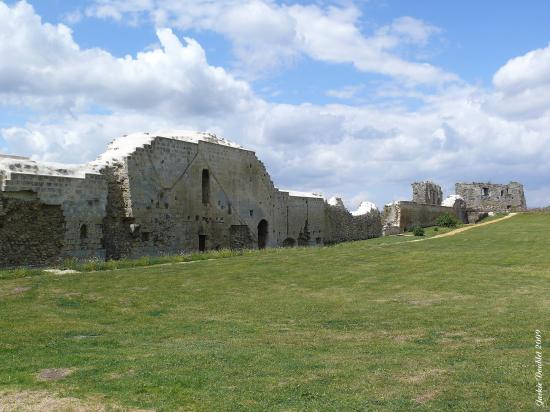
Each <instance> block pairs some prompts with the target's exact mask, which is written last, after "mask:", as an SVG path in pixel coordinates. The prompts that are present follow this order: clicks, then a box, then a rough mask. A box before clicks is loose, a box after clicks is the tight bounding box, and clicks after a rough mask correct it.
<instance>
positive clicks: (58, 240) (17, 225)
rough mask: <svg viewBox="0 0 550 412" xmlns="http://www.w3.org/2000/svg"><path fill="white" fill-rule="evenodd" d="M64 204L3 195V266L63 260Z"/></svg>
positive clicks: (0, 254)
mask: <svg viewBox="0 0 550 412" xmlns="http://www.w3.org/2000/svg"><path fill="white" fill-rule="evenodd" d="M64 225H65V221H64V217H63V211H62V209H61V206H59V205H58V206H55V205H45V204H43V203H41V202H40V201H39V200H38V199H34V200H33V199H26V200H22V199H12V198H6V197H4V196H2V195H0V239H1V241H0V266H8V267H9V266H20V265H43V264H48V263H55V262H58V261H59V260H61V256H62V250H63V245H64V242H63V238H64V230H63V228H64Z"/></svg>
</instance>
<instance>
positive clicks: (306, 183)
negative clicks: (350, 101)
mask: <svg viewBox="0 0 550 412" xmlns="http://www.w3.org/2000/svg"><path fill="white" fill-rule="evenodd" d="M135 4H137V3H135ZM217 4H218V3H217V2H210V7H212V8H216V7H218V5H217ZM228 4H229V3H228ZM266 4H267V5H268V6H269V7H274V8H276V9H277V10H278V8H277V7H278V6H275V5H274V4H272V3H266ZM105 5H107V4H105ZM228 7H229V6H228ZM285 10H286V9H285ZM312 10H313V11H311V10H309V9H308V12H311V13H316V11H315V10H314V9H312ZM319 10H321V9H319ZM203 12H204V10H203ZM205 13H206V14H207V15H208V16H210V15H212V13H210V12H208V10H207V11H206V12H205ZM323 13H324V14H325V15H327V16H328V15H330V16H331V21H332V22H334V21H340V22H342V26H341V30H340V31H338V32H337V33H335V38H336V39H338V38H339V36H340V38H341V39H344V38H346V39H357V42H358V43H357V44H362V42H363V40H362V36H361V35H360V33H358V32H357V31H355V29H353V27H354V23H353V22H354V21H355V20H354V19H356V16H354V15H353V13H351V12H350V11H348V13H350V14H345V13H344V11H343V10H342V9H334V10H332V11H331V10H329V9H327V10H322V11H321V18H322V16H323ZM334 13H336V14H334ZM338 13H344V14H341V15H338ZM137 18H143V16H141V15H138V16H137ZM205 18H206V17H205ZM295 21H296V20H295ZM346 22H347V23H346ZM302 23H303V22H302ZM400 24H403V22H401V23H400ZM407 24H409V26H407V25H405V27H406V28H403V27H401V28H400V29H398V31H400V33H401V32H407V34H406V35H407V36H409V37H410V38H411V39H412V40H411V41H413V40H414V41H415V42H422V41H423V38H425V35H423V34H422V30H421V29H419V28H418V27H416V26H415V24H416V23H414V22H410V21H409V22H408V23H407ZM275 25H277V24H275ZM296 27H297V28H296V30H298V31H300V30H302V29H299V28H298V26H296ZM398 27H399V24H398ZM412 27H416V28H415V29H413V28H412ZM416 29H418V30H420V31H419V32H418V33H416V32H415V31H414V30H416ZM243 30H245V29H243ZM303 30H310V31H309V32H308V33H309V34H308V35H307V36H305V37H304V38H303V39H302V40H301V41H304V42H306V43H307V41H306V38H313V40H311V41H312V43H315V42H316V41H318V39H315V36H316V34H315V35H313V34H311V33H317V31H316V30H317V29H315V28H308V29H303ZM392 30H395V28H394V29H392ZM426 30H428V31H429V30H430V29H426ZM245 31H246V30H245ZM281 33H282V34H281V35H282V36H284V35H285V34H284V33H285V32H284V31H283V32H281ZM388 33H390V31H387V32H385V33H378V35H377V36H378V41H379V43H377V44H378V45H377V46H376V47H378V49H381V48H391V47H392V46H391V44H392V39H391V37H392V36H395V35H394V34H391V33H390V34H388ZM411 33H416V34H411ZM158 36H159V41H160V44H161V47H162V48H159V49H155V50H151V51H147V52H142V53H139V54H138V55H137V56H135V57H132V56H127V57H125V58H116V57H114V56H112V55H111V54H109V53H108V52H106V51H104V50H101V49H81V48H80V47H79V46H78V44H76V42H75V41H74V39H73V37H72V34H71V31H70V29H68V28H67V27H66V26H63V25H49V24H45V23H42V22H41V21H40V18H39V17H38V16H37V15H36V14H35V13H34V11H33V9H32V8H31V7H30V6H29V5H28V4H26V3H18V4H17V5H14V6H12V7H8V6H6V5H5V4H4V3H2V2H0V38H2V39H6V41H2V42H0V56H2V57H3V59H2V60H0V105H2V104H3V105H4V106H6V107H10V108H11V107H14V106H16V105H20V106H24V107H33V108H34V109H35V110H37V111H38V112H39V115H38V116H37V117H35V118H34V119H32V120H30V121H29V122H27V124H25V125H24V126H22V127H7V128H4V129H0V136H1V137H2V139H3V146H5V148H6V149H7V150H9V151H10V152H12V153H15V154H31V155H33V156H35V157H37V158H41V159H46V160H60V161H67V162H81V161H87V160H92V159H93V158H95V156H96V155H97V154H99V153H100V151H102V150H103V149H104V148H105V145H106V144H107V143H108V141H109V140H110V139H112V138H113V137H115V136H117V135H120V134H124V133H131V132H135V131H148V130H155V129H166V128H180V129H199V130H207V131H212V132H216V133H220V134H222V135H224V136H226V137H227V138H229V139H231V140H235V141H237V142H238V143H240V144H242V145H243V146H245V147H248V148H251V149H253V150H256V152H257V153H258V156H259V157H260V158H261V159H262V160H264V161H265V163H266V164H267V166H268V170H269V171H270V173H271V174H272V175H273V178H274V181H275V183H276V184H277V185H279V186H281V187H294V188H298V189H303V190H312V191H322V192H324V193H325V194H326V195H331V194H333V193H340V194H341V195H343V196H345V197H346V198H347V199H351V202H352V203H351V204H350V205H349V206H350V208H354V207H356V206H357V204H354V203H356V202H358V201H359V200H361V199H365V198H366V199H368V200H371V201H374V202H376V203H377V204H380V205H382V204H385V203H387V202H388V201H390V200H394V199H397V198H408V197H409V196H410V187H409V184H410V182H411V181H414V180H419V179H428V178H429V179H434V180H435V181H437V182H439V183H441V184H442V185H443V186H444V188H445V189H446V190H447V193H449V192H450V191H451V190H452V189H453V184H454V183H455V182H456V181H459V180H466V181H468V180H491V181H504V182H505V181H508V180H512V179H514V180H520V181H523V182H524V183H526V185H527V190H528V192H527V193H528V196H529V193H533V196H534V200H533V202H535V201H536V202H537V203H536V204H550V183H549V182H546V181H545V180H544V179H542V178H541V176H548V175H550V144H549V143H550V135H549V134H548V130H550V115H549V114H548V112H547V111H544V110H541V109H540V108H541V107H543V108H544V107H548V106H547V105H548V102H549V101H550V97H548V98H544V96H543V95H542V94H540V95H539V96H540V98H541V100H540V101H541V103H540V104H539V105H538V106H537V107H536V108H535V109H534V110H533V111H529V110H527V114H528V115H525V113H524V115H523V116H520V117H518V116H517V115H516V114H514V115H513V116H512V115H508V114H507V113H506V112H505V111H502V110H500V111H497V110H496V109H495V108H494V106H491V105H494V101H495V99H497V98H500V97H499V96H506V97H507V98H508V97H509V96H514V95H522V93H525V92H526V91H529V90H534V91H537V90H538V89H539V88H541V87H545V86H543V85H545V84H548V82H547V77H546V76H545V73H544V71H538V70H527V69H525V68H530V67H538V65H541V66H543V67H545V66H544V65H545V64H546V59H547V52H546V50H547V49H541V50H540V51H536V53H533V54H529V57H525V56H522V57H525V61H524V60H522V57H520V58H518V59H513V60H511V61H510V62H509V63H507V64H505V65H504V66H503V68H502V69H501V70H499V72H497V74H496V75H495V90H494V91H493V90H483V89H480V88H479V87H474V86H467V85H463V84H460V85H458V84H453V85H447V87H445V88H444V89H440V90H439V91H438V92H437V93H435V94H428V95H421V94H418V92H415V93H416V94H415V97H419V98H420V99H421V101H422V102H423V104H422V106H421V107H420V108H419V109H415V110H411V109H407V108H404V107H402V106H400V105H399V104H396V103H391V102H390V103H386V105H384V106H374V105H362V106H350V105H344V104H333V105H314V104H306V103H304V104H300V105H291V104H273V103H269V102H267V101H265V100H262V99H260V98H259V97H258V96H257V95H256V94H255V93H254V92H253V91H252V90H251V87H250V86H249V85H248V84H247V83H246V82H244V81H239V80H236V79H235V78H234V76H233V75H231V74H230V73H228V72H226V71H225V70H224V69H221V68H216V67H212V66H211V65H209V64H208V62H207V61H206V57H205V54H204V51H203V49H202V47H201V46H200V45H199V44H198V43H197V42H195V41H194V40H191V39H188V40H186V43H185V44H182V42H181V41H180V39H178V37H176V36H175V35H174V34H173V33H172V32H171V31H170V30H168V29H165V30H159V32H158ZM308 36H310V37H308ZM388 36H389V37H388ZM423 36H424V37H423ZM327 41H332V40H331V39H330V38H327ZM334 41H335V42H336V43H338V41H337V40H334ZM382 45H383V46H382ZM311 47H312V48H313V49H316V48H317V46H311ZM345 53H347V52H345ZM345 53H344V55H345ZM526 56H527V55H526ZM4 57H5V58H4ZM527 60H528V62H527V63H526V61H527ZM525 65H527V66H525ZM531 77H534V78H531ZM393 92H394V93H395V90H393ZM406 92H407V93H409V92H410V89H407V91H406ZM495 96H496V97H495ZM546 96H550V94H548V93H547V94H546ZM90 107H97V108H99V109H100V110H99V111H98V110H90ZM52 108H53V109H56V110H53V111H52ZM98 112H100V113H105V114H98ZM0 141H2V140H1V139H0ZM528 202H530V204H531V205H534V204H535V203H532V202H531V199H529V197H528Z"/></svg>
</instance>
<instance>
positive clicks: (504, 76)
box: [488, 44, 550, 118]
mask: <svg viewBox="0 0 550 412" xmlns="http://www.w3.org/2000/svg"><path fill="white" fill-rule="evenodd" d="M493 84H494V87H495V91H496V93H495V94H494V96H493V97H492V99H491V100H490V101H489V102H488V107H489V108H490V109H492V110H494V111H496V112H498V113H501V114H502V115H504V116H509V117H512V116H513V117H521V118H533V117H538V116H540V115H542V114H543V113H545V112H548V111H550V99H549V97H548V96H550V44H549V45H548V46H547V47H545V48H543V49H537V50H533V51H530V52H528V53H526V54H524V55H523V56H519V57H515V58H513V59H511V60H509V61H508V62H507V63H506V64H505V65H504V66H502V67H501V68H500V69H499V70H498V71H497V72H496V73H495V75H494V76H493Z"/></svg>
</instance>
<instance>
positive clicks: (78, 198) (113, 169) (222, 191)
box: [0, 132, 526, 266]
mask: <svg viewBox="0 0 550 412" xmlns="http://www.w3.org/2000/svg"><path fill="white" fill-rule="evenodd" d="M412 189H413V196H412V197H413V198H412V201H399V202H394V203H391V204H389V205H386V206H385V208H384V212H383V213H380V212H379V211H378V210H377V209H376V207H375V206H374V205H373V204H371V203H369V202H363V203H362V204H361V206H360V208H359V209H358V210H357V211H355V212H353V213H351V212H349V211H348V210H347V209H346V207H345V206H344V204H343V203H342V201H341V199H338V198H331V199H329V200H325V199H324V198H323V197H322V196H321V195H319V194H315V193H305V192H295V191H288V190H281V189H278V188H277V187H275V185H274V184H273V182H272V181H271V178H270V176H269V174H268V172H267V170H266V168H265V166H264V164H263V163H262V162H261V161H260V160H259V159H258V158H257V157H256V154H255V153H254V152H252V151H250V150H246V149H244V148H242V147H240V146H238V145H237V144H235V143H232V142H230V141H228V140H225V139H223V138H219V137H217V136H215V135H212V134H207V133H198V132H167V133H153V134H150V133H139V134H131V135H125V136H122V137H120V138H118V139H115V140H114V141H113V142H112V143H111V144H110V145H109V146H108V148H107V150H106V152H105V153H103V154H102V155H100V156H99V158H98V159H97V160H95V161H94V162H91V163H88V164H84V165H62V164H51V163H44V162H36V161H33V160H31V159H29V158H24V157H19V156H5V155H0V266H18V265H43V264H52V263H56V262H59V261H61V260H63V259H65V258H78V259H89V258H97V259H119V258H125V257H139V256H155V255H164V254H178V253H186V252H190V251H195V250H198V251H206V250H212V249H222V248H227V249H245V248H259V249H262V248H265V247H290V246H312V245H327V244H333V243H338V242H344V241H350V240H362V239H368V238H373V237H378V236H381V235H382V234H386V235H389V234H398V233H402V232H404V231H406V230H409V229H411V228H412V227H414V226H422V227H427V226H432V225H434V224H435V221H436V220H437V218H438V217H439V216H441V215H442V214H443V213H452V214H454V215H455V216H457V218H458V219H460V220H461V221H463V222H465V223H468V222H470V223H472V222H476V221H477V220H479V219H480V218H481V217H483V216H484V215H486V214H487V213H488V212H499V211H516V210H523V209H525V207H526V205H525V196H524V194H523V186H522V185H521V184H519V183H515V182H512V183H510V184H508V185H495V184H489V183H471V184H465V183H457V185H456V194H455V195H452V196H450V197H448V198H447V199H445V200H443V192H442V190H441V187H440V186H438V185H437V184H435V183H433V182H417V183H413V184H412Z"/></svg>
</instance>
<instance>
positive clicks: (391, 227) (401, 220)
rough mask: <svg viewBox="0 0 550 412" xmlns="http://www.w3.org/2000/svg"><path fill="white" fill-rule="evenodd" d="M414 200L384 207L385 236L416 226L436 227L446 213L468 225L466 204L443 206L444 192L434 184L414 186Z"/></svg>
mask: <svg viewBox="0 0 550 412" xmlns="http://www.w3.org/2000/svg"><path fill="white" fill-rule="evenodd" d="M412 189H413V200H412V201H399V202H394V203H391V204H388V205H386V206H385V207H384V227H383V232H384V235H386V236H387V235H395V234H399V233H403V232H406V231H409V230H411V229H413V228H414V227H415V226H420V227H430V226H435V225H436V222H437V218H438V217H439V216H441V215H443V214H445V213H450V214H452V215H455V216H456V217H457V219H458V220H459V221H461V222H464V223H467V214H466V208H465V202H464V201H463V200H462V199H460V198H458V199H455V201H454V204H453V206H452V207H450V206H441V203H442V199H443V191H442V190H441V187H440V186H439V185H437V184H435V183H433V182H416V183H413V184H412Z"/></svg>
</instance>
